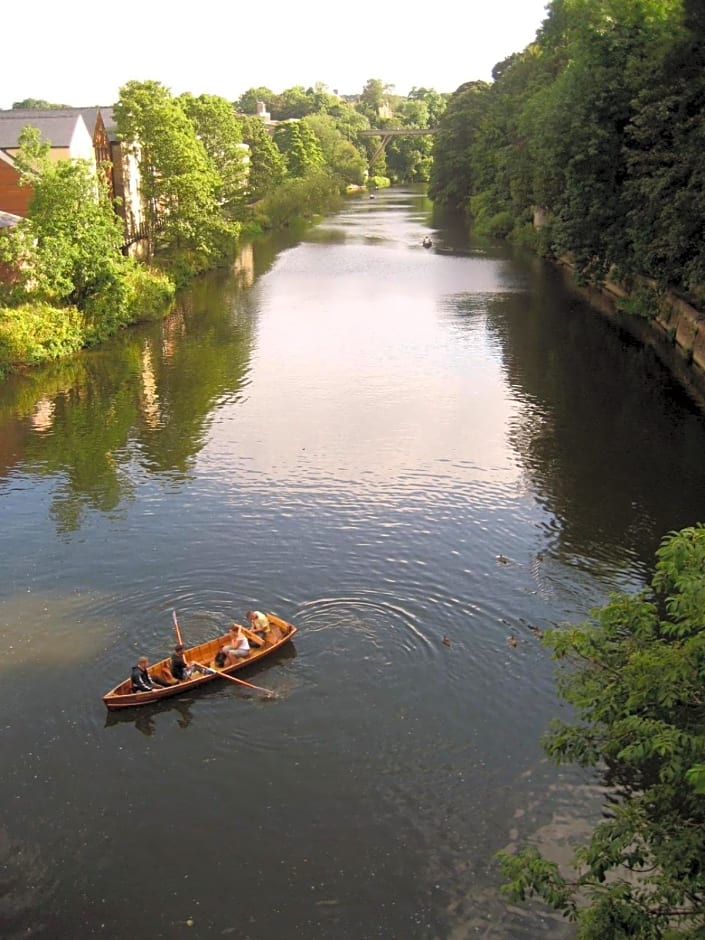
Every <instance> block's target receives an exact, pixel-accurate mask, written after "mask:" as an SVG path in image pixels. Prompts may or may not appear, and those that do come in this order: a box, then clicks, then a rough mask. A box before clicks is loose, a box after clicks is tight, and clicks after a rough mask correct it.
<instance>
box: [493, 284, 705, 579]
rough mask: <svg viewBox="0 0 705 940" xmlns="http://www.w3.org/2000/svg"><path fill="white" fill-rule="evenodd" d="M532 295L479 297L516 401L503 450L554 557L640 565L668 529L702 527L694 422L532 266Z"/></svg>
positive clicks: (672, 391) (636, 358)
mask: <svg viewBox="0 0 705 940" xmlns="http://www.w3.org/2000/svg"><path fill="white" fill-rule="evenodd" d="M531 277H532V283H531V292H530V293H525V292H520V293H503V294H498V295H494V296H492V297H490V298H489V299H488V316H487V328H488V330H489V332H490V333H491V334H492V335H493V336H494V337H495V338H496V340H497V341H498V343H499V345H500V347H501V350H502V361H503V368H504V370H505V372H506V375H507V379H508V382H509V384H510V386H511V387H512V389H513V392H514V394H515V395H516V397H517V398H518V400H519V401H520V402H521V404H520V406H519V407H518V408H517V411H516V415H515V417H514V419H513V421H512V423H511V425H510V427H509V442H510V444H511V445H512V447H513V448H514V450H515V451H516V453H517V455H518V457H519V460H520V462H521V464H522V465H523V466H524V468H525V470H526V472H527V474H528V475H529V477H530V479H531V481H532V487H533V488H534V489H535V491H536V492H537V493H538V495H539V499H540V500H541V501H542V502H543V503H544V504H545V506H546V509H547V510H548V511H549V512H551V513H552V514H554V515H555V516H556V518H557V521H558V523H559V527H560V541H561V545H562V547H563V549H564V550H565V551H566V552H567V553H569V554H573V555H581V556H588V557H597V558H600V557H605V556H606V557H609V558H610V559H614V552H615V551H616V550H617V548H618V546H623V547H624V548H625V549H626V551H628V552H629V554H630V555H632V556H636V557H638V558H640V559H641V560H642V561H643V562H644V564H645V565H648V564H650V562H651V560H652V556H653V551H654V548H655V546H656V544H657V542H658V541H659V540H660V538H661V537H662V536H663V535H664V534H665V532H666V531H668V530H669V529H672V528H675V527H679V526H682V525H686V524H690V523H692V522H693V521H695V520H697V519H703V518H705V487H703V486H702V482H703V480H702V469H701V468H702V453H703V452H704V450H705V428H704V426H703V421H702V416H701V415H700V414H699V413H698V412H697V411H696V409H695V408H694V407H693V406H692V405H691V404H690V403H689V402H688V401H687V400H686V398H685V396H684V395H683V394H682V393H681V392H680V391H679V389H678V387H677V386H676V384H675V382H674V381H673V380H672V378H671V377H670V375H669V373H668V372H667V371H666V369H665V368H664V367H663V366H662V365H661V363H660V362H659V361H658V359H657V357H656V355H655V354H654V352H653V351H652V350H651V349H648V348H645V347H644V346H642V345H640V344H638V343H635V342H634V341H633V340H632V339H631V338H630V337H629V336H628V335H627V334H626V333H623V332H621V331H620V330H618V329H617V328H616V327H615V326H613V325H611V324H609V323H607V322H606V321H604V320H603V319H602V318H601V317H600V315H599V314H597V313H596V312H595V311H593V310H591V309H590V308H589V307H588V306H587V305H586V304H585V303H583V302H582V301H580V300H579V299H578V298H573V299H570V298H567V295H566V293H565V289H564V286H563V284H562V280H561V278H560V276H559V275H558V273H557V272H554V271H552V270H550V269H545V268H543V267H542V268H540V269H539V268H537V267H535V268H534V271H533V272H532V275H531Z"/></svg>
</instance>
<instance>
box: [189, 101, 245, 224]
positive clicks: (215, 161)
mask: <svg viewBox="0 0 705 940" xmlns="http://www.w3.org/2000/svg"><path fill="white" fill-rule="evenodd" d="M178 102H179V104H180V105H181V107H182V108H183V110H184V112H185V113H186V116H187V117H188V119H189V120H190V121H191V123H192V124H193V128H194V131H195V133H196V136H197V138H198V139H199V140H200V141H201V143H202V144H203V146H204V148H205V150H206V153H207V154H208V157H209V159H210V162H211V165H212V166H213V169H214V171H215V173H216V174H217V176H218V183H217V186H216V191H215V197H216V201H217V203H218V205H219V206H220V207H221V209H222V210H223V211H224V212H225V214H226V215H228V216H229V217H232V216H233V215H234V214H235V212H236V211H237V209H238V207H239V205H240V203H241V201H242V197H243V194H244V192H245V187H246V176H247V156H246V154H247V151H246V149H245V148H244V146H243V140H242V127H241V125H240V122H239V121H238V120H237V118H236V116H235V112H234V110H233V107H232V105H231V104H229V103H228V102H227V101H226V100H225V98H219V97H217V96H216V95H200V96H199V97H198V98H194V96H193V95H190V94H183V95H181V96H180V97H179V98H178Z"/></svg>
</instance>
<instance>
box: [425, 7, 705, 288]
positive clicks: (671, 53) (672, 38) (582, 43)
mask: <svg viewBox="0 0 705 940" xmlns="http://www.w3.org/2000/svg"><path fill="white" fill-rule="evenodd" d="M704 20H705V14H703V6H702V3H699V2H698V0H552V2H551V3H550V4H549V5H548V15H547V17H546V20H545V21H544V23H543V25H542V27H541V29H540V30H539V32H538V34H537V39H536V41H535V42H534V43H532V44H531V45H529V46H527V48H526V49H524V50H523V51H522V52H518V53H515V54H514V55H512V56H510V57H509V58H508V59H506V60H505V61H503V62H501V63H498V65H496V66H495V68H494V70H493V79H494V82H493V84H492V85H491V86H488V87H487V88H486V90H485V94H484V95H483V96H482V99H481V103H482V106H481V107H478V105H479V104H480V102H478V101H475V100H473V97H472V96H471V95H470V94H469V90H470V89H471V88H472V87H473V86H472V85H465V86H461V88H460V89H458V91H457V92H456V93H455V94H454V95H453V96H452V97H451V98H450V101H449V102H448V107H447V108H446V111H445V113H444V114H443V115H442V117H441V119H440V125H439V132H438V134H437V136H436V140H435V147H434V160H435V162H434V166H433V168H432V171H431V178H430V187H429V194H430V195H431V198H433V199H434V200H435V201H437V202H441V203H443V204H445V205H448V206H451V207H454V208H457V209H463V210H465V211H468V212H469V214H470V215H471V216H472V218H473V222H474V224H475V226H476V228H477V227H479V229H480V230H482V231H487V230H488V227H489V225H488V223H489V221H490V220H492V219H495V220H500V221H502V224H501V225H498V226H494V227H496V228H497V230H498V231H500V232H502V231H503V232H509V233H510V235H511V237H516V233H517V232H521V233H524V232H525V225H526V222H527V221H528V220H529V219H530V218H531V216H532V213H533V209H534V208H535V207H539V208H542V209H543V210H545V211H546V213H547V214H548V215H549V216H550V219H551V223H550V226H547V227H545V228H544V229H543V231H542V232H541V233H540V234H538V235H537V245H538V247H539V250H540V251H541V253H542V254H544V255H549V256H560V255H562V254H570V256H571V259H572V260H573V262H574V263H575V265H576V266H577V273H578V276H579V277H580V278H581V279H582V280H583V282H586V281H593V282H601V281H603V280H604V278H605V277H606V275H607V273H608V272H609V271H610V269H611V268H612V267H613V266H614V265H617V266H619V268H620V269H621V270H622V271H623V272H625V273H627V274H645V275H647V276H650V277H653V278H655V279H657V280H658V281H659V283H660V284H661V285H662V286H673V287H675V288H676V289H678V290H680V291H682V292H685V293H687V294H688V295H690V297H691V298H692V299H694V300H695V301H696V302H698V301H700V302H702V301H705V247H703V246H705V221H704V220H705V195H704V194H705V175H704V171H703V163H702V159H701V154H702V151H703V146H704V145H705V118H704V117H703V101H704V100H705V77H704V76H705V52H704V51H703V50H705V23H704ZM477 207H479V209H480V212H479V213H478V214H476V213H475V210H476V208H477ZM505 213H510V215H511V217H512V224H511V225H508V224H506V216H505ZM522 238H524V240H526V239H525V235H524V234H522Z"/></svg>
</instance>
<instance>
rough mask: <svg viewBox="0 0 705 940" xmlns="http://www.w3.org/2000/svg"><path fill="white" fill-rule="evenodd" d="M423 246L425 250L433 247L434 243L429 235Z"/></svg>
mask: <svg viewBox="0 0 705 940" xmlns="http://www.w3.org/2000/svg"><path fill="white" fill-rule="evenodd" d="M421 244H422V245H423V246H424V248H430V247H431V246H432V245H433V242H432V241H431V239H430V238H429V237H428V235H427V236H426V237H425V238H424V240H423V242H422V243H421Z"/></svg>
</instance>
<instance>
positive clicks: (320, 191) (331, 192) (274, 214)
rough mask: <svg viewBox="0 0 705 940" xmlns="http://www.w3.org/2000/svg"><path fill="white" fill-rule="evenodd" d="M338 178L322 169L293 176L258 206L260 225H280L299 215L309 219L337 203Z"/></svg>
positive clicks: (338, 195) (338, 201)
mask: <svg viewBox="0 0 705 940" xmlns="http://www.w3.org/2000/svg"><path fill="white" fill-rule="evenodd" d="M340 198H341V197H340V186H339V184H338V181H337V180H336V179H335V178H334V177H333V176H332V175H331V174H330V173H329V172H328V171H327V170H325V169H320V170H312V171H311V172H310V173H309V174H308V175H307V176H305V177H292V178H291V179H288V180H286V181H285V182H284V183H282V184H281V185H280V186H278V187H277V189H276V190H274V191H273V192H272V193H270V194H269V195H268V196H266V197H265V198H264V199H263V200H262V201H261V202H260V203H259V204H258V206H257V218H258V220H259V222H260V224H261V225H262V228H263V229H269V228H281V227H283V226H287V225H289V224H291V223H292V222H295V221H296V220H299V219H305V220H311V219H313V218H315V217H316V216H317V215H320V214H322V213H323V212H326V211H330V210H331V209H333V208H335V207H336V206H338V205H339V204H340Z"/></svg>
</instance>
